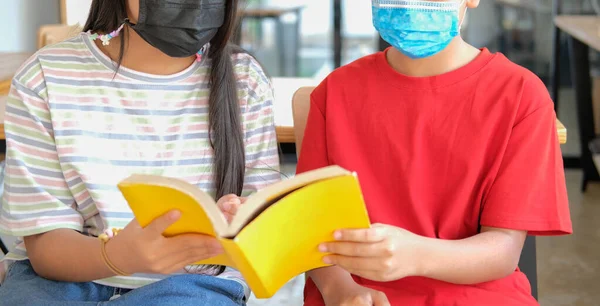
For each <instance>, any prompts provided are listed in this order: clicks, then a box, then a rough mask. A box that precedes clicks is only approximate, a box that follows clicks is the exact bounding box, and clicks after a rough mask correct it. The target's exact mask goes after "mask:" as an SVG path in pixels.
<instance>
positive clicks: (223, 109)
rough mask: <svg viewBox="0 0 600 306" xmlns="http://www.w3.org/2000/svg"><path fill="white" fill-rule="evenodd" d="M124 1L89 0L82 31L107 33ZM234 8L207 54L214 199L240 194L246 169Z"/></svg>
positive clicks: (121, 16)
mask: <svg viewBox="0 0 600 306" xmlns="http://www.w3.org/2000/svg"><path fill="white" fill-rule="evenodd" d="M126 2H127V1H126V0H93V1H92V5H91V9H90V14H89V17H88V20H87V22H86V25H85V26H84V29H83V31H84V32H87V31H91V32H94V33H110V32H112V31H114V30H115V29H117V28H118V27H119V26H121V24H122V23H123V22H124V21H125V19H126V18H127V17H128V16H127V4H126ZM237 9H238V0H227V1H226V5H225V20H224V23H223V25H222V26H221V27H220V28H219V30H218V31H217V34H216V35H215V37H214V38H213V39H212V40H211V41H210V48H209V52H208V55H207V56H208V59H209V60H210V61H211V68H210V78H209V80H210V81H209V82H210V84H209V88H210V96H209V116H208V120H209V138H210V144H211V146H212V149H213V151H214V159H213V177H214V187H215V189H216V198H217V199H219V198H221V197H222V196H224V195H226V194H237V195H241V193H242V189H243V185H244V174H245V169H246V166H245V165H246V158H245V156H246V155H245V150H244V135H243V131H242V127H241V118H240V107H239V101H238V95H237V83H236V78H235V73H234V68H233V62H232V54H234V53H241V52H243V51H242V50H241V49H240V48H238V47H236V46H234V45H232V44H230V43H229V41H230V38H231V37H232V34H233V31H234V30H235V29H236V25H237ZM124 31H125V32H124V35H120V40H121V46H120V54H119V58H118V59H117V63H118V66H120V65H121V62H122V60H123V56H124V53H125V48H126V44H127V41H126V38H127V36H128V33H129V32H128V31H129V28H128V27H125V28H124ZM117 68H118V67H117ZM220 270H221V271H222V268H221V269H220Z"/></svg>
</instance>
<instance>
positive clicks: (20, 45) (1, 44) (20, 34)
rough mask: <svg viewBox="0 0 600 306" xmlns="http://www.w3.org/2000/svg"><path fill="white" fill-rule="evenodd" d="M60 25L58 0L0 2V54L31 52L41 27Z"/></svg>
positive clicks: (3, 0) (2, 0) (4, 0)
mask: <svg viewBox="0 0 600 306" xmlns="http://www.w3.org/2000/svg"><path fill="white" fill-rule="evenodd" d="M56 23H60V1H59V0H0V52H33V51H35V50H36V49H37V31H38V29H39V27H40V26H41V25H44V24H56Z"/></svg>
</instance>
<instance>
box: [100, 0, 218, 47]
mask: <svg viewBox="0 0 600 306" xmlns="http://www.w3.org/2000/svg"><path fill="white" fill-rule="evenodd" d="M108 1H112V0H108ZM225 1H226V0H140V17H139V20H138V23H137V24H131V23H129V22H128V24H129V26H130V27H131V28H132V29H133V30H135V31H136V32H137V33H138V34H139V35H140V36H141V37H142V38H143V39H144V40H145V41H146V42H148V43H149V44H150V45H152V46H154V47H155V48H157V49H159V50H160V51H162V52H163V53H165V54H167V55H169V56H171V57H188V56H193V55H194V54H196V53H197V52H198V51H200V49H202V47H203V46H204V45H206V44H207V43H208V42H210V40H211V39H212V38H213V37H214V36H215V34H217V31H218V30H219V28H220V27H221V26H222V25H223V21H224V19H225Z"/></svg>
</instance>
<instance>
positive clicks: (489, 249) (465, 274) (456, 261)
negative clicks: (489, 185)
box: [417, 227, 527, 285]
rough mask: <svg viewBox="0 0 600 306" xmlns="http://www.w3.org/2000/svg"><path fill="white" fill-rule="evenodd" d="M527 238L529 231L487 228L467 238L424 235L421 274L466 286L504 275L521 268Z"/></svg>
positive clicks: (421, 252)
mask: <svg viewBox="0 0 600 306" xmlns="http://www.w3.org/2000/svg"><path fill="white" fill-rule="evenodd" d="M526 237H527V232H526V231H516V230H507V229H499V228H490V227H484V228H482V229H481V233H480V234H478V235H475V236H473V237H470V238H467V239H463V240H441V239H434V238H423V239H424V244H423V249H422V250H421V251H420V254H421V256H420V264H419V265H418V266H419V267H420V268H419V269H420V271H418V272H419V273H417V275H418V276H424V277H428V278H433V279H437V280H441V281H445V282H449V283H454V284H465V285H470V284H479V283H484V282H488V281H493V280H497V279H501V278H504V277H506V276H508V275H510V274H511V273H513V272H514V271H515V269H516V268H517V265H518V263H519V258H520V256H521V251H522V250H523V244H524V242H525V238H526Z"/></svg>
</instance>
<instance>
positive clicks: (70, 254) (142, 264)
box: [25, 211, 222, 282]
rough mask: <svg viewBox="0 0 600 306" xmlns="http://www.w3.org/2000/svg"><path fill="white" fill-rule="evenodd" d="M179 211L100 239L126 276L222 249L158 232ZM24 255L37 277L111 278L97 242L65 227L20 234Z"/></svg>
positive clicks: (162, 270) (167, 268)
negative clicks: (23, 237)
mask: <svg viewBox="0 0 600 306" xmlns="http://www.w3.org/2000/svg"><path fill="white" fill-rule="evenodd" d="M180 216H181V213H179V212H177V211H173V212H170V213H167V214H165V215H164V216H161V217H159V218H157V219H156V220H154V221H153V222H152V223H151V224H149V225H148V226H147V227H145V228H142V227H141V226H140V225H139V224H138V223H137V222H136V221H135V220H134V221H133V222H131V223H130V224H129V225H128V226H127V227H126V228H125V229H124V230H123V231H121V232H120V233H119V234H118V235H117V236H115V237H114V238H112V239H111V240H110V241H109V242H107V243H106V253H107V256H108V258H109V260H110V261H111V262H112V263H113V264H114V265H115V266H116V267H117V268H119V269H120V270H122V271H123V272H126V273H128V274H134V273H156V274H170V273H173V272H176V271H179V270H181V269H183V268H184V267H185V266H186V265H189V264H192V263H194V262H198V261H201V260H204V259H207V258H211V257H214V256H216V255H218V254H220V253H222V249H221V246H220V244H219V242H217V241H216V240H215V239H214V238H212V237H208V236H203V235H192V234H190V235H180V236H177V237H172V238H165V237H163V236H162V233H163V232H164V231H165V230H166V229H167V228H168V227H169V226H170V225H171V224H173V223H174V222H176V221H177V220H178V219H179V217H180ZM25 245H26V247H27V251H28V255H29V258H30V259H31V264H32V265H33V268H34V270H35V271H36V273H37V274H39V275H40V276H43V277H45V278H48V279H52V280H57V281H65V282H89V281H93V280H98V279H103V278H107V277H111V276H115V273H114V272H113V271H111V270H110V269H109V268H108V266H107V264H106V263H105V262H104V260H103V258H102V253H101V248H100V246H101V243H100V241H99V240H98V239H97V238H93V237H88V236H84V235H82V234H80V233H78V232H76V231H73V230H69V229H57V230H53V231H49V232H47V233H44V234H38V235H35V236H29V237H26V238H25Z"/></svg>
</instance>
